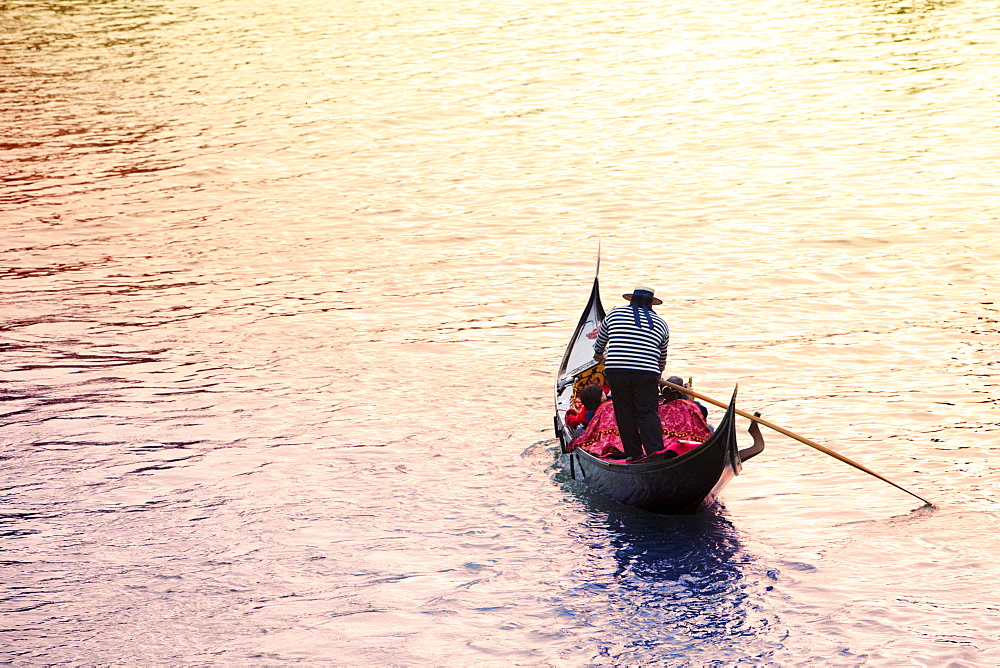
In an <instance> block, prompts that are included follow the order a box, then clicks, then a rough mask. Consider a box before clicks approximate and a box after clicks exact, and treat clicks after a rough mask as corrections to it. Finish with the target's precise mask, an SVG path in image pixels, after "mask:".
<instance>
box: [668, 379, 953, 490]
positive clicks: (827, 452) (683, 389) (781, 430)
mask: <svg viewBox="0 0 1000 668" xmlns="http://www.w3.org/2000/svg"><path fill="white" fill-rule="evenodd" d="M660 384H661V385H666V386H667V387H672V388H674V389H675V390H680V391H681V392H684V393H685V394H690V395H691V396H692V397H697V398H699V399H701V400H702V401H707V402H708V403H710V404H715V405H716V406H718V407H720V408H728V407H729V406H728V405H727V404H724V403H722V402H721V401H717V400H715V399H712V398H711V397H706V396H705V395H704V394H700V393H698V392H695V391H694V390H692V389H689V388H687V387H683V386H682V385H677V384H676V383H671V382H670V381H669V380H660ZM736 413H737V415H742V416H743V417H745V418H750V419H751V420H753V421H754V422H759V423H761V424H762V425H764V426H765V427H770V428H771V429H773V430H775V431H776V432H778V433H781V434H784V435H785V436H788V437H790V438H794V439H795V440H796V441H798V442H800V443H804V444H806V445H808V446H809V447H810V448H816V449H817V450H819V451H820V452H822V453H823V454H825V455H830V456H831V457H833V458H834V459H839V460H840V461H842V462H844V463H845V464H850V465H851V466H853V467H854V468H856V469H858V470H859V471H864V472H865V473H867V474H868V475H873V476H875V477H876V478H878V479H879V480H882V481H883V482H887V483H889V484H890V485H892V486H893V487H895V488H896V489H901V490H903V491H904V492H906V493H907V494H909V495H910V496H915V497H917V498H918V499H920V500H921V501H923V502H924V503H925V504H927V505H928V506H930V507H931V508H933V507H934V504H933V503H931V502H930V501H928V500H927V499H925V498H924V497H922V496H920V495H919V494H914V493H913V492H911V491H910V490H908V489H906V488H905V487H900V486H899V485H897V484H896V483H894V482H893V481H891V480H889V479H888V478H885V477H883V476H880V475H879V474H878V473H875V472H874V471H872V470H870V469H868V468H865V467H864V466H862V465H861V464H858V463H857V462H854V461H851V460H850V459H848V458H847V457H845V456H843V455H841V454H839V453H836V452H834V451H833V450H831V449H830V448H825V447H823V446H822V445H820V444H819V443H815V442H813V441H810V440H809V439H808V438H803V437H801V436H799V435H798V434H793V433H792V432H790V431H788V430H787V429H784V428H783V427H779V426H778V425H776V424H772V423H771V422H768V421H767V420H765V419H763V418H759V417H757V416H756V415H751V414H750V413H745V412H743V411H741V410H739V409H736Z"/></svg>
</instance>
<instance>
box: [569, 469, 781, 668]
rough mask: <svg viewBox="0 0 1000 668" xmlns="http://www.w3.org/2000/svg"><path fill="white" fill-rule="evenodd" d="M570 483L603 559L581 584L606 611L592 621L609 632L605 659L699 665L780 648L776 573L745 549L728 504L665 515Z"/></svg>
mask: <svg viewBox="0 0 1000 668" xmlns="http://www.w3.org/2000/svg"><path fill="white" fill-rule="evenodd" d="M568 484H569V485H570V486H571V487H572V488H575V490H578V493H579V494H580V496H579V497H578V498H580V500H581V501H583V503H584V504H585V505H586V506H587V509H588V511H589V512H590V516H591V519H590V521H588V522H587V523H586V525H585V528H584V529H583V531H584V535H582V536H581V538H582V539H583V540H584V542H585V543H586V546H587V549H588V550H589V553H590V554H591V555H593V557H594V560H595V562H601V561H603V562H604V566H605V568H603V569H597V572H593V573H591V574H590V575H591V576H592V578H593V579H592V580H591V581H589V582H587V583H586V584H584V585H583V586H584V587H585V588H586V589H587V590H588V591H590V592H591V593H594V594H599V595H600V598H602V599H603V602H604V607H603V608H602V612H601V613H600V616H604V615H607V618H606V619H595V618H593V617H590V618H589V619H588V623H590V624H594V625H599V626H600V627H601V628H603V629H607V630H608V631H609V635H607V636H604V637H603V638H602V639H603V641H605V642H601V643H600V645H599V652H600V654H601V655H602V656H607V657H609V658H611V659H614V660H616V661H619V662H636V661H638V662H643V661H650V660H655V661H656V662H658V663H662V662H664V661H668V662H669V661H671V660H678V661H681V662H693V664H694V665H698V664H699V663H702V662H715V661H727V660H730V659H734V660H735V659H737V658H745V657H747V656H758V657H761V658H765V657H767V656H768V655H769V654H770V653H771V652H773V651H774V650H776V649H778V647H777V646H775V645H774V638H773V632H772V633H771V634H770V635H771V636H772V638H771V639H770V640H768V639H767V638H766V637H765V635H766V632H767V631H768V629H770V628H771V626H772V625H773V624H774V623H775V621H774V619H773V613H770V612H768V611H767V610H766V608H767V607H768V606H766V605H765V602H764V596H765V595H766V593H767V592H768V591H770V590H772V589H773V587H772V585H773V583H774V580H775V578H776V576H775V573H774V572H773V571H768V570H766V568H765V567H764V566H763V565H762V563H761V562H760V560H758V559H757V557H756V556H755V555H753V554H751V553H749V552H748V551H747V550H746V549H745V548H744V546H743V545H742V544H741V541H740V538H739V533H738V531H737V529H736V528H735V527H734V526H733V524H732V523H731V522H730V521H729V520H728V519H727V518H726V517H725V515H724V509H723V508H721V507H718V506H717V507H716V508H713V509H711V510H709V511H707V512H704V513H700V514H698V515H689V516H670V517H664V516H660V515H654V514H652V513H646V512H643V511H638V510H634V509H632V508H627V507H624V506H621V505H619V504H617V503H615V502H613V501H609V500H607V499H605V498H603V497H601V496H599V495H597V494H593V493H592V492H590V491H589V490H588V489H587V488H586V487H584V486H583V485H581V484H580V483H579V482H569V483H568Z"/></svg>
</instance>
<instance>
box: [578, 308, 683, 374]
mask: <svg viewBox="0 0 1000 668" xmlns="http://www.w3.org/2000/svg"><path fill="white" fill-rule="evenodd" d="M637 321H638V323H639V324H638V326H636V322H637ZM668 343H670V330H669V329H668V328H667V323H665V322H664V321H663V319H662V318H661V317H660V316H658V315H656V314H655V313H653V312H652V311H650V310H647V309H642V308H635V309H633V308H632V307H631V306H617V307H615V308H613V309H611V312H610V313H608V315H607V316H606V317H605V318H604V320H603V321H602V322H601V327H600V329H599V330H598V332H597V341H595V342H594V352H595V353H603V352H604V350H605V348H607V351H608V352H607V356H608V359H607V361H606V362H605V363H604V368H605V369H628V370H630V371H652V372H654V373H657V374H661V373H663V368H664V367H665V366H666V365H667V344H668Z"/></svg>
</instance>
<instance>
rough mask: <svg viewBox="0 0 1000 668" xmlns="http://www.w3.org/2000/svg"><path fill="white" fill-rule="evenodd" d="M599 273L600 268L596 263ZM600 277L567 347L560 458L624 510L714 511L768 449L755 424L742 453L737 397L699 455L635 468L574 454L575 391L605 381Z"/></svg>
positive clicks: (558, 394) (558, 391)
mask: <svg viewBox="0 0 1000 668" xmlns="http://www.w3.org/2000/svg"><path fill="white" fill-rule="evenodd" d="M598 267H600V262H598ZM604 315H605V311H604V307H603V306H602V305H601V295H600V287H599V283H598V278H597V276H595V277H594V285H593V288H592V289H591V291H590V299H589V300H588V302H587V307H586V308H585V309H584V310H583V315H582V316H580V321H579V323H578V324H577V326H576V330H575V331H574V333H573V337H572V338H571V339H570V341H569V345H568V346H567V347H566V352H565V354H564V355H563V358H562V362H561V363H560V365H559V372H558V374H557V376H556V386H555V432H556V436H557V437H558V438H559V441H560V446H561V450H562V457H563V460H564V462H565V463H566V464H567V466H568V468H569V471H570V474H571V476H572V477H573V478H574V479H582V480H583V481H584V482H585V483H586V484H587V485H588V486H589V487H590V488H591V489H593V490H594V491H596V492H597V493H599V494H601V495H603V496H606V497H608V498H610V499H613V500H615V501H618V502H619V503H622V504H624V505H626V506H632V507H635V508H639V509H642V510H645V511H649V512H652V513H659V514H662V515H691V514H695V513H698V512H701V511H703V510H705V509H707V508H709V507H711V506H712V505H713V504H714V503H715V502H716V500H717V499H718V496H719V493H720V492H721V491H722V488H723V487H725V486H726V484H727V483H728V482H729V481H730V480H732V479H733V477H734V476H736V475H739V473H740V470H741V469H742V465H743V462H745V461H747V460H748V459H750V458H751V457H753V456H755V455H757V454H759V453H760V452H761V451H762V450H763V449H764V440H763V438H762V437H761V434H760V428H759V427H758V426H757V424H756V422H753V423H752V424H751V428H750V434H751V436H752V437H753V445H752V446H750V447H748V448H745V449H744V450H740V449H739V447H738V446H737V443H736V415H735V410H736V392H735V390H734V391H733V397H732V400H731V401H730V402H729V407H728V409H727V410H726V414H725V416H724V417H723V418H722V421H721V422H720V423H719V425H718V426H717V427H716V429H715V432H714V433H713V434H712V436H710V437H709V438H708V440H706V441H705V442H704V443H702V444H701V445H699V446H698V447H696V448H695V449H693V450H691V451H689V452H687V453H685V454H683V455H681V456H679V457H672V458H669V459H668V458H666V457H664V456H663V455H662V454H654V455H651V456H649V457H646V458H645V459H642V460H640V461H637V462H632V463H626V462H624V461H608V460H605V459H601V458H599V457H595V456H594V455H592V454H590V453H588V452H586V451H584V450H582V449H579V448H573V447H572V446H571V442H572V440H573V437H574V433H573V430H572V429H571V428H569V427H568V426H567V425H566V422H565V419H566V412H567V411H568V410H569V409H570V408H571V407H572V404H573V401H574V397H575V395H576V392H577V390H578V389H579V388H580V387H582V386H584V385H588V384H591V383H595V382H598V383H599V382H601V380H602V379H603V371H604V367H603V365H600V364H597V363H596V362H595V361H594V359H593V356H594V348H593V345H594V339H595V338H596V336H597V328H598V326H599V325H600V324H601V321H602V320H603V319H604Z"/></svg>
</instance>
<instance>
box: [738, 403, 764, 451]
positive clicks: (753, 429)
mask: <svg viewBox="0 0 1000 668" xmlns="http://www.w3.org/2000/svg"><path fill="white" fill-rule="evenodd" d="M754 416H755V417H760V411H756V412H755V413H754ZM747 432H748V433H749V434H750V437H751V438H753V445H751V446H750V447H749V448H743V449H742V450H740V462H741V463H742V462H745V461H746V460H748V459H750V458H751V457H756V456H757V455H759V454H760V453H762V452H764V437H763V435H761V433H760V425H759V424H758V423H757V421H756V420H750V428H749V429H748V430H747Z"/></svg>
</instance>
